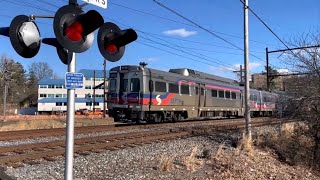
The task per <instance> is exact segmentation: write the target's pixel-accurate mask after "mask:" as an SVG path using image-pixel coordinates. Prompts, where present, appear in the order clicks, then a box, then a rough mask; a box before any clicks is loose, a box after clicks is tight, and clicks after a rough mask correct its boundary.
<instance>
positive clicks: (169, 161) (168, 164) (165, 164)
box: [160, 156, 174, 171]
mask: <svg viewBox="0 0 320 180" xmlns="http://www.w3.org/2000/svg"><path fill="white" fill-rule="evenodd" d="M173 160H174V158H173V157H168V156H162V157H161V159H160V170H161V171H171V170H173Z"/></svg>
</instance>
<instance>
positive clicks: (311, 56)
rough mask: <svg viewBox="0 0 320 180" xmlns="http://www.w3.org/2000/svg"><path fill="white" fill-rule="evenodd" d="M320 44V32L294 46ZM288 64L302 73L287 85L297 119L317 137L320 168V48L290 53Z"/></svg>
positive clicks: (315, 152) (315, 150)
mask: <svg viewBox="0 0 320 180" xmlns="http://www.w3.org/2000/svg"><path fill="white" fill-rule="evenodd" d="M315 44H320V31H318V32H315V33H311V34H305V35H302V36H301V37H299V38H296V39H293V40H292V41H291V45H293V46H295V47H306V46H310V45H315ZM287 54H288V56H287V59H286V63H287V64H288V65H291V67H292V68H293V69H294V70H295V71H297V72H299V73H306V75H300V76H295V77H292V78H291V79H290V80H288V82H287V86H288V88H287V91H288V93H289V96H290V97H291V104H290V105H291V106H292V112H291V113H292V114H293V116H295V117H297V118H299V119H302V120H304V121H305V122H306V124H307V125H308V131H307V133H308V135H309V136H310V137H312V138H313V140H314V146H313V161H314V162H313V163H314V164H316V165H317V166H320V47H318V48H305V49H301V50H295V51H293V52H288V53H287Z"/></svg>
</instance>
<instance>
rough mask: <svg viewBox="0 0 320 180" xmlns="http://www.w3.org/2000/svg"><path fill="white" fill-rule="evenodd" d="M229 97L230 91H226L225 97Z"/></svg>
mask: <svg viewBox="0 0 320 180" xmlns="http://www.w3.org/2000/svg"><path fill="white" fill-rule="evenodd" d="M230 97H231V93H230V91H226V98H227V99H230Z"/></svg>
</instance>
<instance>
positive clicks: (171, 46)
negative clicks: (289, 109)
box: [0, 0, 320, 78]
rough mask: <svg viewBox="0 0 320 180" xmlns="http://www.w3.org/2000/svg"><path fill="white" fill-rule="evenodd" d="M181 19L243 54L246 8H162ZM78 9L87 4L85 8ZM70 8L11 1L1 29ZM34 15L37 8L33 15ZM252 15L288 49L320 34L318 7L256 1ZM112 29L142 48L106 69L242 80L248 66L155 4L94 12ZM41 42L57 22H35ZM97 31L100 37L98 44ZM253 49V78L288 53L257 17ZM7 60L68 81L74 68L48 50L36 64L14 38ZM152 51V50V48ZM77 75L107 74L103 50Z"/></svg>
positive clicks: (58, 2)
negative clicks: (18, 19) (133, 37)
mask: <svg viewBox="0 0 320 180" xmlns="http://www.w3.org/2000/svg"><path fill="white" fill-rule="evenodd" d="M158 1H159V2H161V3H163V4H164V5H166V6H168V7H170V8H171V9H174V10H175V11H176V12H178V13H179V14H182V15H183V16H185V17H187V18H189V19H190V20H192V21H194V22H196V23H198V24H200V25H201V26H203V27H205V28H207V29H209V30H210V31H212V32H214V33H216V34H217V35H219V36H220V37H222V38H224V39H226V40H227V41H229V42H231V43H233V44H235V45H236V46H238V47H241V48H243V5H242V3H241V2H240V1H239V0H189V1H185V0H174V1H172V0H158ZM78 2H79V3H82V1H80V0H78ZM65 4H66V1H65V0H55V1H52V0H6V1H2V2H1V5H2V6H1V7H0V10H1V13H0V19H1V20H0V26H1V27H5V26H8V25H9V24H10V22H11V20H12V18H13V17H15V16H16V15H20V14H25V15H31V14H37V15H54V12H55V11H56V10H57V9H58V7H60V6H63V5H65ZM31 6H33V7H35V8H33V7H31ZM249 6H250V8H252V9H253V10H254V11H255V12H256V13H257V14H258V15H259V16H260V17H261V18H262V19H263V20H264V21H265V22H266V23H267V24H268V25H269V26H270V27H271V28H272V29H273V30H274V32H275V33H276V34H277V35H278V36H279V37H280V38H281V39H283V40H284V41H288V40H290V38H293V37H297V36H299V35H301V34H303V33H308V32H313V31H315V30H316V29H319V28H320V1H319V0H304V1H301V0H281V1H279V0H265V1H261V0H250V1H249ZM90 9H95V10H97V11H99V12H100V13H101V14H102V15H103V16H104V20H105V22H108V21H109V22H114V23H116V24H118V25H119V26H120V27H121V28H122V29H124V28H128V27H130V28H133V29H135V30H136V31H137V32H138V40H137V41H135V42H133V43H131V44H130V45H128V46H126V52H125V54H124V57H123V58H122V59H121V60H120V61H118V62H114V63H112V62H108V63H107V69H110V68H112V67H114V66H118V65H126V64H130V65H137V64H139V62H141V61H144V62H147V63H148V67H151V68H156V69H161V70H166V71H167V70H169V69H170V68H182V67H186V68H190V69H194V70H198V71H202V72H206V73H209V74H215V75H219V76H223V77H229V78H235V75H234V73H232V72H231V69H236V68H237V67H239V64H243V51H241V50H238V49H236V48H234V47H233V46H231V45H230V44H228V43H226V42H224V41H222V40H220V39H218V38H216V37H214V36H213V35H211V34H209V33H207V32H205V31H203V30H202V29H200V28H197V27H195V26H194V25H191V24H190V23H189V22H187V21H185V20H184V19H182V18H180V17H178V16H177V15H175V14H173V13H172V12H169V11H167V10H166V9H164V8H162V7H160V6H159V5H157V4H156V3H154V2H153V1H152V0H109V1H108V8H107V9H102V8H99V7H96V6H93V5H88V6H86V7H85V8H84V10H85V11H87V10H90ZM36 23H37V25H38V27H39V29H40V32H41V37H42V38H47V37H54V33H53V27H52V19H36ZM96 34H97V31H96V32H95V38H96ZM249 39H250V44H249V49H250V53H252V54H253V55H254V56H250V60H249V61H250V63H251V73H255V72H261V71H262V70H263V69H264V66H265V48H266V47H268V48H269V50H277V49H284V48H285V46H284V45H282V44H281V43H280V41H278V40H277V39H276V38H275V37H274V36H273V35H272V34H271V33H270V32H269V31H268V30H267V29H266V28H265V27H264V26H263V25H262V24H261V23H260V22H259V21H258V20H257V18H255V17H254V16H253V15H252V14H251V13H250V16H249ZM0 45H1V48H0V51H1V52H0V54H1V55H6V56H8V57H10V58H13V59H14V60H16V61H18V62H21V63H22V64H23V65H24V67H25V69H28V66H29V65H30V64H31V63H32V62H47V63H49V65H50V66H51V68H53V70H54V72H55V73H56V74H57V75H59V76H60V77H64V74H65V72H66V70H67V66H66V65H64V64H62V63H61V61H60V60H59V58H58V56H57V54H56V51H55V49H54V48H53V47H50V46H47V45H45V44H42V45H41V49H40V52H39V53H38V54H37V55H36V56H35V57H34V58H32V59H24V58H22V57H20V56H19V55H18V54H17V53H16V52H15V51H14V50H13V48H12V46H11V45H10V41H9V39H8V38H7V37H4V36H0ZM150 46H152V47H150ZM279 56H280V54H271V55H270V63H271V64H272V65H274V66H275V67H277V68H288V67H286V65H285V64H284V63H283V61H284V60H285V59H284V56H280V57H279ZM76 64H77V65H76V66H77V70H80V69H84V68H86V69H103V57H102V55H101V54H100V52H99V50H98V47H97V43H96V42H94V44H93V45H92V47H91V48H90V49H89V50H88V51H86V52H84V53H81V54H77V63H76Z"/></svg>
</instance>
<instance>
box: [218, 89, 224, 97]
mask: <svg viewBox="0 0 320 180" xmlns="http://www.w3.org/2000/svg"><path fill="white" fill-rule="evenodd" d="M218 92H219V93H218V94H219V98H224V91H220V90H219V91H218Z"/></svg>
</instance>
